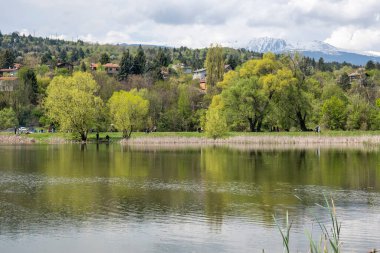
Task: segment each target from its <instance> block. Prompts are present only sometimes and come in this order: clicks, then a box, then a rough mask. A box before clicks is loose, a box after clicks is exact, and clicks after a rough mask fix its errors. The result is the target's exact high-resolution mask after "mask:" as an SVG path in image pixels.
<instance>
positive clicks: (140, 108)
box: [108, 91, 149, 138]
mask: <svg viewBox="0 0 380 253" xmlns="http://www.w3.org/2000/svg"><path fill="white" fill-rule="evenodd" d="M134 93H136V91H135V92H133V91H131V92H126V91H118V92H115V93H114V94H113V95H112V97H111V98H110V100H109V101H108V107H109V110H110V114H111V119H112V123H113V124H114V125H115V127H116V128H117V129H119V130H121V131H122V132H123V138H130V137H131V134H132V132H133V131H134V130H138V129H140V128H142V127H144V123H145V120H146V117H147V113H148V108H149V102H148V100H145V99H143V98H142V97H141V96H140V95H138V94H134Z"/></svg>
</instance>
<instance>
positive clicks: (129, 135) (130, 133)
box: [127, 127, 133, 139]
mask: <svg viewBox="0 0 380 253" xmlns="http://www.w3.org/2000/svg"><path fill="white" fill-rule="evenodd" d="M132 131H133V127H131V131H130V132H129V134H128V137H127V138H128V139H129V138H131V135H132Z"/></svg>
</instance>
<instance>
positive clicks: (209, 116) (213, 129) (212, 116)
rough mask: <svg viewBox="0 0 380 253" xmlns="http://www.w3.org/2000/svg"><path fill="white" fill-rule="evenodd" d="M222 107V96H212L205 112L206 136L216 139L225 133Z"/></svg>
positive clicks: (226, 129) (226, 128)
mask: <svg viewBox="0 0 380 253" xmlns="http://www.w3.org/2000/svg"><path fill="white" fill-rule="evenodd" d="M223 107H224V104H223V100H222V97H221V96H220V95H216V96H214V97H213V98H212V102H211V104H210V106H209V108H208V110H207V112H206V122H205V132H206V135H207V136H208V137H211V138H213V139H216V138H220V137H223V136H224V135H226V134H227V132H228V126H227V119H226V116H225V113H224V111H223Z"/></svg>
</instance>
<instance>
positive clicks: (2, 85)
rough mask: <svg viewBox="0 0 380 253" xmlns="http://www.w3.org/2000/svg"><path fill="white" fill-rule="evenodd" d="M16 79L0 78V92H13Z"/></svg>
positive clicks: (9, 77) (12, 77) (13, 77)
mask: <svg viewBox="0 0 380 253" xmlns="http://www.w3.org/2000/svg"><path fill="white" fill-rule="evenodd" d="M17 79H18V78H17V77H15V76H7V77H4V76H3V77H0V92H2V91H14V90H15V87H16V85H17Z"/></svg>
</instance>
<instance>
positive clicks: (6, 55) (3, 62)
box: [0, 49, 16, 69]
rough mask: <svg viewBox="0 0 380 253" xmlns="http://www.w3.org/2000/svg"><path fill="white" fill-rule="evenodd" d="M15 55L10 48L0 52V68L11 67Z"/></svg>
mask: <svg viewBox="0 0 380 253" xmlns="http://www.w3.org/2000/svg"><path fill="white" fill-rule="evenodd" d="M15 59H16V56H15V54H14V52H13V51H12V50H11V49H6V50H4V51H3V52H0V68H5V69H8V68H13V64H14V62H15Z"/></svg>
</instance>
